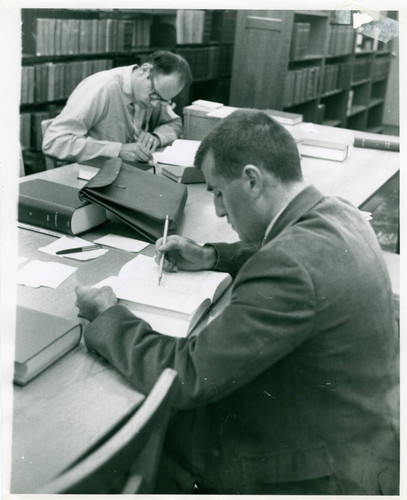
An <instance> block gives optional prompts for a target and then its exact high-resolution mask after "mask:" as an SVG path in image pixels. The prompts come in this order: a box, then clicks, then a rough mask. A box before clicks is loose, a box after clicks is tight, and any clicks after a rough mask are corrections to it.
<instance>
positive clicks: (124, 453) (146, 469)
mask: <svg viewBox="0 0 407 500" xmlns="http://www.w3.org/2000/svg"><path fill="white" fill-rule="evenodd" d="M176 376H177V374H176V372H175V370H172V369H169V368H167V369H165V370H164V371H163V373H162V374H161V376H160V378H159V379H158V381H157V382H156V384H155V385H154V387H153V389H152V391H151V392H150V394H149V395H148V397H147V398H146V400H145V402H144V403H143V405H142V406H141V408H140V409H139V410H138V411H137V412H136V413H135V414H134V415H133V416H132V417H131V418H130V419H129V420H128V421H127V422H126V423H125V424H124V425H123V427H121V428H120V429H119V430H118V431H117V432H116V433H115V434H114V435H113V436H112V437H110V438H109V439H108V440H107V441H106V442H104V443H103V444H102V445H101V446H100V447H98V448H97V449H96V450H94V451H92V452H91V453H90V454H89V455H87V456H86V457H85V458H83V459H82V460H80V461H79V463H76V464H73V465H71V466H70V467H68V468H67V470H65V471H64V472H63V473H62V474H61V475H60V476H58V477H57V478H56V479H55V480H53V481H52V482H50V483H48V484H47V485H46V486H44V487H42V488H41V489H40V490H39V491H37V493H43V494H104V495H107V494H136V493H139V494H140V493H150V494H151V493H154V485H155V476H156V472H157V468H158V462H159V460H160V456H161V449H162V444H163V439H164V435H165V433H166V429H167V424H168V420H169V414H170V409H171V394H172V390H173V387H174V382H175V379H176Z"/></svg>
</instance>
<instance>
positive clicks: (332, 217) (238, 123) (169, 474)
mask: <svg viewBox="0 0 407 500" xmlns="http://www.w3.org/2000/svg"><path fill="white" fill-rule="evenodd" d="M195 162H196V166H197V167H198V168H201V169H202V172H203V174H204V176H205V179H206V183H207V187H208V190H209V191H211V192H213V194H214V204H215V209H216V213H217V215H218V216H219V217H227V219H228V222H229V223H230V224H231V225H232V227H233V228H234V229H235V230H236V231H237V233H238V234H239V237H240V239H241V242H240V243H235V244H224V243H218V244H215V243H213V244H208V245H204V246H201V245H198V244H196V243H195V242H193V241H191V240H187V239H185V238H182V237H180V236H171V237H169V238H168V240H167V242H166V244H165V245H162V241H161V240H159V241H158V242H157V245H156V249H157V259H159V257H160V255H161V253H162V252H165V258H166V269H167V270H175V269H176V268H179V269H189V270H198V269H217V270H222V271H228V272H230V273H231V274H232V275H234V276H235V279H234V283H233V288H232V293H231V300H230V303H229V304H228V305H227V306H226V307H225V309H224V310H223V312H222V313H221V314H220V315H219V316H218V317H216V318H215V319H214V320H213V321H212V322H211V323H209V324H208V325H207V326H206V327H205V328H204V329H203V330H202V331H201V332H200V333H199V334H198V335H195V336H190V337H189V338H186V339H179V338H171V337H167V336H163V335H160V334H159V333H157V332H154V331H153V330H152V329H151V327H150V326H149V325H148V324H147V323H146V322H144V321H142V320H140V319H138V318H137V317H135V316H134V315H133V314H132V313H130V312H129V311H128V310H127V309H126V308H125V307H123V306H121V305H118V304H117V299H116V297H115V295H114V293H113V292H112V290H111V289H110V288H107V287H106V288H104V289H101V290H93V289H89V288H86V287H78V289H77V305H78V307H79V310H80V313H81V314H82V315H84V316H85V317H86V318H88V319H89V320H90V321H91V323H90V324H89V326H88V327H87V329H86V331H85V341H86V343H87V346H88V348H89V349H92V350H95V351H96V352H98V353H99V354H100V355H102V356H103V357H104V358H106V359H107V360H108V361H110V363H112V364H113V365H114V366H115V367H116V368H117V369H118V370H119V371H120V372H121V373H122V374H123V375H124V376H125V377H126V378H127V379H128V380H130V382H131V383H132V384H133V385H134V386H135V387H136V388H137V389H138V390H140V391H142V392H145V393H148V392H149V390H150V389H151V388H152V386H153V384H154V382H155V381H156V380H157V378H158V376H159V374H160V373H161V372H162V370H163V369H164V368H166V367H171V368H174V369H175V370H176V371H177V372H178V379H179V384H178V386H177V387H178V392H177V393H176V395H175V396H176V397H175V398H174V404H175V406H176V409H177V410H178V411H177V413H176V414H175V416H174V417H173V419H172V420H171V422H170V425H169V429H168V432H167V437H166V442H165V447H164V451H163V456H162V460H161V466H160V470H159V474H158V477H159V478H160V479H159V484H158V487H157V491H156V492H157V493H171V494H185V493H191V492H192V491H196V492H198V493H206V494H211V493H214V494H270V495H271V494H292V495H300V494H312V495H328V494H348V495H350V494H352V495H358V494H397V491H398V434H397V429H395V428H394V420H393V418H392V408H391V404H390V403H391V399H390V394H391V391H392V390H393V389H394V387H395V384H396V383H397V373H396V372H397V366H396V359H397V332H396V327H395V320H394V314H393V305H392V293H391V289H390V282H389V277H388V273H387V269H386V266H385V263H384V261H383V258H382V256H381V250H380V247H379V245H378V242H377V240H376V237H375V235H374V233H373V231H372V229H371V227H370V226H369V224H368V223H367V222H366V221H365V219H364V218H363V217H362V216H361V215H360V213H359V211H358V210H357V209H356V208H355V207H353V206H352V205H351V204H350V203H348V202H346V201H344V200H341V199H338V198H334V197H325V196H323V195H322V194H321V193H320V192H319V191H318V190H317V189H316V188H315V187H313V186H310V185H306V183H305V182H304V180H303V177H302V173H301V167H300V159H299V155H298V150H297V147H296V145H295V142H294V140H293V139H292V137H291V136H290V135H289V134H288V132H286V131H285V129H284V128H283V127H282V126H281V125H279V124H278V123H276V122H275V121H274V120H273V119H272V118H270V117H268V116H267V115H266V114H264V113H262V112H257V111H236V112H235V113H233V114H232V115H230V116H229V117H227V118H226V119H224V120H222V121H221V122H220V123H219V125H218V126H217V127H216V128H215V129H214V130H213V131H212V132H211V133H210V134H209V135H208V136H207V137H206V138H205V139H204V141H202V143H201V146H200V148H199V150H198V152H197V156H196V159H195Z"/></svg>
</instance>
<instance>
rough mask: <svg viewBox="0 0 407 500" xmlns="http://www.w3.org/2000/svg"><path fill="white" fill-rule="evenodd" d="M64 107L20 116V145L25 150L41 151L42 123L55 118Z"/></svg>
mask: <svg viewBox="0 0 407 500" xmlns="http://www.w3.org/2000/svg"><path fill="white" fill-rule="evenodd" d="M61 109H62V107H52V108H51V109H50V110H47V111H35V112H31V113H28V112H27V113H21V114H20V144H21V148H22V149H23V150H25V149H34V150H36V151H41V148H42V130H41V122H42V121H44V120H48V119H50V118H54V117H55V116H56V115H57V114H59V112H60V111H61Z"/></svg>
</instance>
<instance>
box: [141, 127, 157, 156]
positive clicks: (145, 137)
mask: <svg viewBox="0 0 407 500" xmlns="http://www.w3.org/2000/svg"><path fill="white" fill-rule="evenodd" d="M138 138H139V141H140V142H141V144H143V146H145V147H146V148H147V149H148V150H149V151H151V152H152V153H153V152H154V151H155V150H156V149H157V148H158V147H159V146H160V139H159V138H158V137H156V136H155V135H153V134H150V132H144V130H142V131H141V132H140V135H139V136H138Z"/></svg>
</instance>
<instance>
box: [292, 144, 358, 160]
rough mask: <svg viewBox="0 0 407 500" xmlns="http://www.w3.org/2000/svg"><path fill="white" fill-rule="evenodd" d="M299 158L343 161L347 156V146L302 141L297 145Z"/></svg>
mask: <svg viewBox="0 0 407 500" xmlns="http://www.w3.org/2000/svg"><path fill="white" fill-rule="evenodd" d="M298 149H299V151H300V154H301V156H309V157H311V158H320V159H324V160H333V161H344V160H346V158H347V156H348V149H349V145H348V144H346V143H341V142H333V141H321V140H319V139H304V140H303V141H302V142H300V143H299V144H298Z"/></svg>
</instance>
